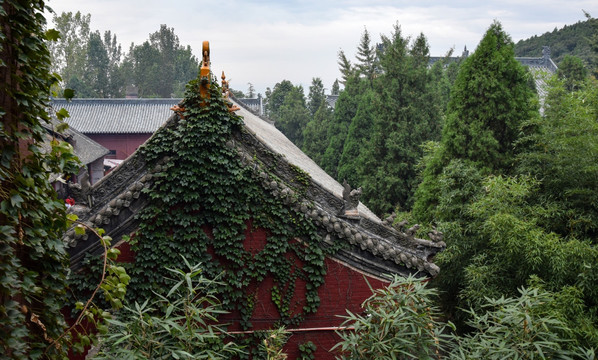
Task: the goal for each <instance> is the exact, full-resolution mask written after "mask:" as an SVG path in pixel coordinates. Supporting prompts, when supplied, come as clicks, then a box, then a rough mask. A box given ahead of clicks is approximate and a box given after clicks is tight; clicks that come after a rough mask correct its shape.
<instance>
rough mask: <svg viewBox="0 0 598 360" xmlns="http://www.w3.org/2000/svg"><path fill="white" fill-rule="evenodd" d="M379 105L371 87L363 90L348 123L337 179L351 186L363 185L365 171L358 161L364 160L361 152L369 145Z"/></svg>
mask: <svg viewBox="0 0 598 360" xmlns="http://www.w3.org/2000/svg"><path fill="white" fill-rule="evenodd" d="M379 106H380V104H379V98H378V94H376V92H375V91H374V90H373V89H367V90H365V93H364V94H363V96H362V97H361V98H360V101H359V104H358V107H357V112H356V114H355V116H354V117H353V119H352V120H351V124H350V125H349V129H348V133H347V138H346V140H345V142H344V144H343V151H342V153H341V157H340V159H339V166H338V175H337V178H338V180H339V181H344V180H347V182H348V183H349V184H351V185H352V186H353V187H358V186H364V185H365V184H364V183H363V181H362V176H361V175H362V174H364V173H365V170H364V169H362V167H363V164H361V163H360V161H362V162H363V161H364V159H363V158H362V157H361V154H362V152H365V151H366V150H367V147H368V146H369V143H370V139H371V137H372V132H373V130H374V119H375V117H376V115H377V114H378V107H379Z"/></svg>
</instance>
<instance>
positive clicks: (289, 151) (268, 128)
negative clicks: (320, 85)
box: [233, 102, 381, 222]
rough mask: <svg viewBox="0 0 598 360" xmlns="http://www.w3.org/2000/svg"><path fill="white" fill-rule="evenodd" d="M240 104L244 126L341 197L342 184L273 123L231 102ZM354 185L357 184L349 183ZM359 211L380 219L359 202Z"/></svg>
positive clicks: (240, 113)
mask: <svg viewBox="0 0 598 360" xmlns="http://www.w3.org/2000/svg"><path fill="white" fill-rule="evenodd" d="M233 103H234V104H235V105H238V106H240V108H241V109H240V110H238V111H237V112H236V113H237V115H240V116H241V117H243V121H244V122H245V126H246V127H247V128H248V129H249V130H251V131H252V132H253V133H254V135H255V136H256V137H257V138H258V139H259V140H260V141H262V143H264V144H266V145H267V146H268V147H269V148H270V149H271V150H272V151H274V152H275V153H277V154H281V155H282V156H284V157H285V159H286V160H287V161H288V162H289V163H291V164H293V165H295V166H298V167H299V168H301V169H302V170H303V171H305V172H306V173H308V174H309V175H310V176H311V178H312V179H313V180H314V181H315V182H316V183H318V184H320V185H321V186H322V187H323V188H324V189H326V190H328V191H330V192H331V193H333V194H335V195H336V196H337V197H338V198H340V199H342V198H343V186H342V185H341V184H339V183H338V182H337V181H336V180H334V179H333V178H332V177H331V176H330V175H328V174H327V173H326V172H325V171H324V170H322V168H321V167H319V166H318V165H317V164H316V163H315V162H314V161H313V160H312V159H311V158H310V157H309V156H307V155H306V154H305V153H304V152H303V151H301V149H299V148H298V147H297V146H296V145H295V144H293V142H292V141H291V140H289V139H288V138H287V137H286V136H285V135H284V134H283V133H281V132H280V130H278V129H277V128H276V127H275V126H274V125H273V124H271V123H269V122H267V121H264V120H262V119H261V118H260V117H257V116H255V115H254V114H253V113H252V112H251V111H249V110H247V109H246V108H245V107H244V106H243V104H242V103H241V102H236V103H235V102H233ZM351 185H355V186H356V187H357V186H358V185H359V184H351ZM358 210H359V212H360V213H361V214H362V215H363V216H366V217H368V218H369V219H370V220H372V221H375V222H380V221H381V220H380V219H379V218H378V217H377V216H376V215H375V214H374V213H373V212H372V211H371V210H370V209H368V208H367V207H365V205H363V204H362V203H359V207H358Z"/></svg>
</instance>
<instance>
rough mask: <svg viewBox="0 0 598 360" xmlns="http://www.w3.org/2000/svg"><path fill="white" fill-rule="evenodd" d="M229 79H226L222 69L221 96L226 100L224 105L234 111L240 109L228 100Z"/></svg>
mask: <svg viewBox="0 0 598 360" xmlns="http://www.w3.org/2000/svg"><path fill="white" fill-rule="evenodd" d="M228 85H229V81H227V80H226V75H224V71H223V72H222V96H223V97H224V100H225V101H226V106H227V107H228V111H229V112H234V111H237V110H240V108H239V107H238V106H237V105H235V104H233V103H232V101H230V100H229V98H228V96H229V95H230V89H229V87H228Z"/></svg>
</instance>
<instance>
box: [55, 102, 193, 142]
mask: <svg viewBox="0 0 598 360" xmlns="http://www.w3.org/2000/svg"><path fill="white" fill-rule="evenodd" d="M180 101H181V99H73V100H72V101H70V102H67V101H66V100H64V99H53V100H52V105H53V106H54V107H55V108H58V109H59V108H65V109H66V110H67V111H68V112H69V114H70V117H69V118H68V119H67V120H66V122H67V123H68V124H69V125H70V126H72V127H74V128H75V129H77V130H79V131H80V132H82V133H85V134H139V133H145V134H151V133H153V132H154V131H156V130H157V129H158V128H159V127H160V126H161V125H162V124H163V123H164V121H166V119H168V117H169V116H170V115H172V111H171V110H170V108H171V107H172V106H174V105H176V104H178V103H179V102H180Z"/></svg>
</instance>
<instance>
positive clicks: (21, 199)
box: [0, 0, 78, 359]
mask: <svg viewBox="0 0 598 360" xmlns="http://www.w3.org/2000/svg"><path fill="white" fill-rule="evenodd" d="M44 11H45V4H44V1H18V0H14V1H3V2H2V4H1V6H0V31H1V33H0V77H1V78H2V81H1V82H0V93H1V94H2V95H1V96H0V116H1V118H2V121H1V122H0V130H1V131H0V147H1V149H2V151H1V154H2V155H1V158H0V201H1V202H0V278H1V281H0V358H2V359H39V358H44V357H45V356H48V357H59V356H63V355H64V354H65V349H64V347H63V348H55V347H52V348H51V349H49V351H48V353H47V354H46V355H45V356H44V355H43V354H44V351H46V348H47V347H48V345H49V343H50V342H51V341H52V340H54V339H57V338H58V337H59V335H60V334H61V333H62V332H63V330H64V326H65V323H64V319H63V317H62V314H61V313H60V309H61V308H62V307H63V306H64V302H63V301H64V295H65V277H66V267H67V265H68V257H67V254H66V251H65V249H64V246H63V244H62V241H61V238H62V232H63V231H64V230H65V228H66V225H67V219H66V213H65V212H66V207H65V205H64V202H63V201H62V200H60V199H58V198H57V196H56V192H55V191H54V190H53V188H52V186H51V185H50V182H49V175H50V174H51V173H55V174H61V173H72V172H76V171H77V169H78V162H77V161H75V157H74V156H73V153H72V147H71V146H70V145H68V144H67V143H65V142H59V141H57V140H56V139H51V138H49V137H48V134H47V132H46V130H45V129H44V128H43V127H42V125H43V124H46V123H49V121H50V115H49V114H48V104H49V96H50V87H51V86H52V85H53V84H54V83H55V82H56V81H57V78H56V77H54V76H52V75H50V72H49V69H50V54H49V52H48V49H47V47H46V45H45V40H46V39H50V38H55V36H56V33H55V32H53V31H50V32H48V33H44V27H45V19H44V17H43V12H44ZM15 24H18V26H16V25H15ZM44 142H47V143H46V145H44Z"/></svg>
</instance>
